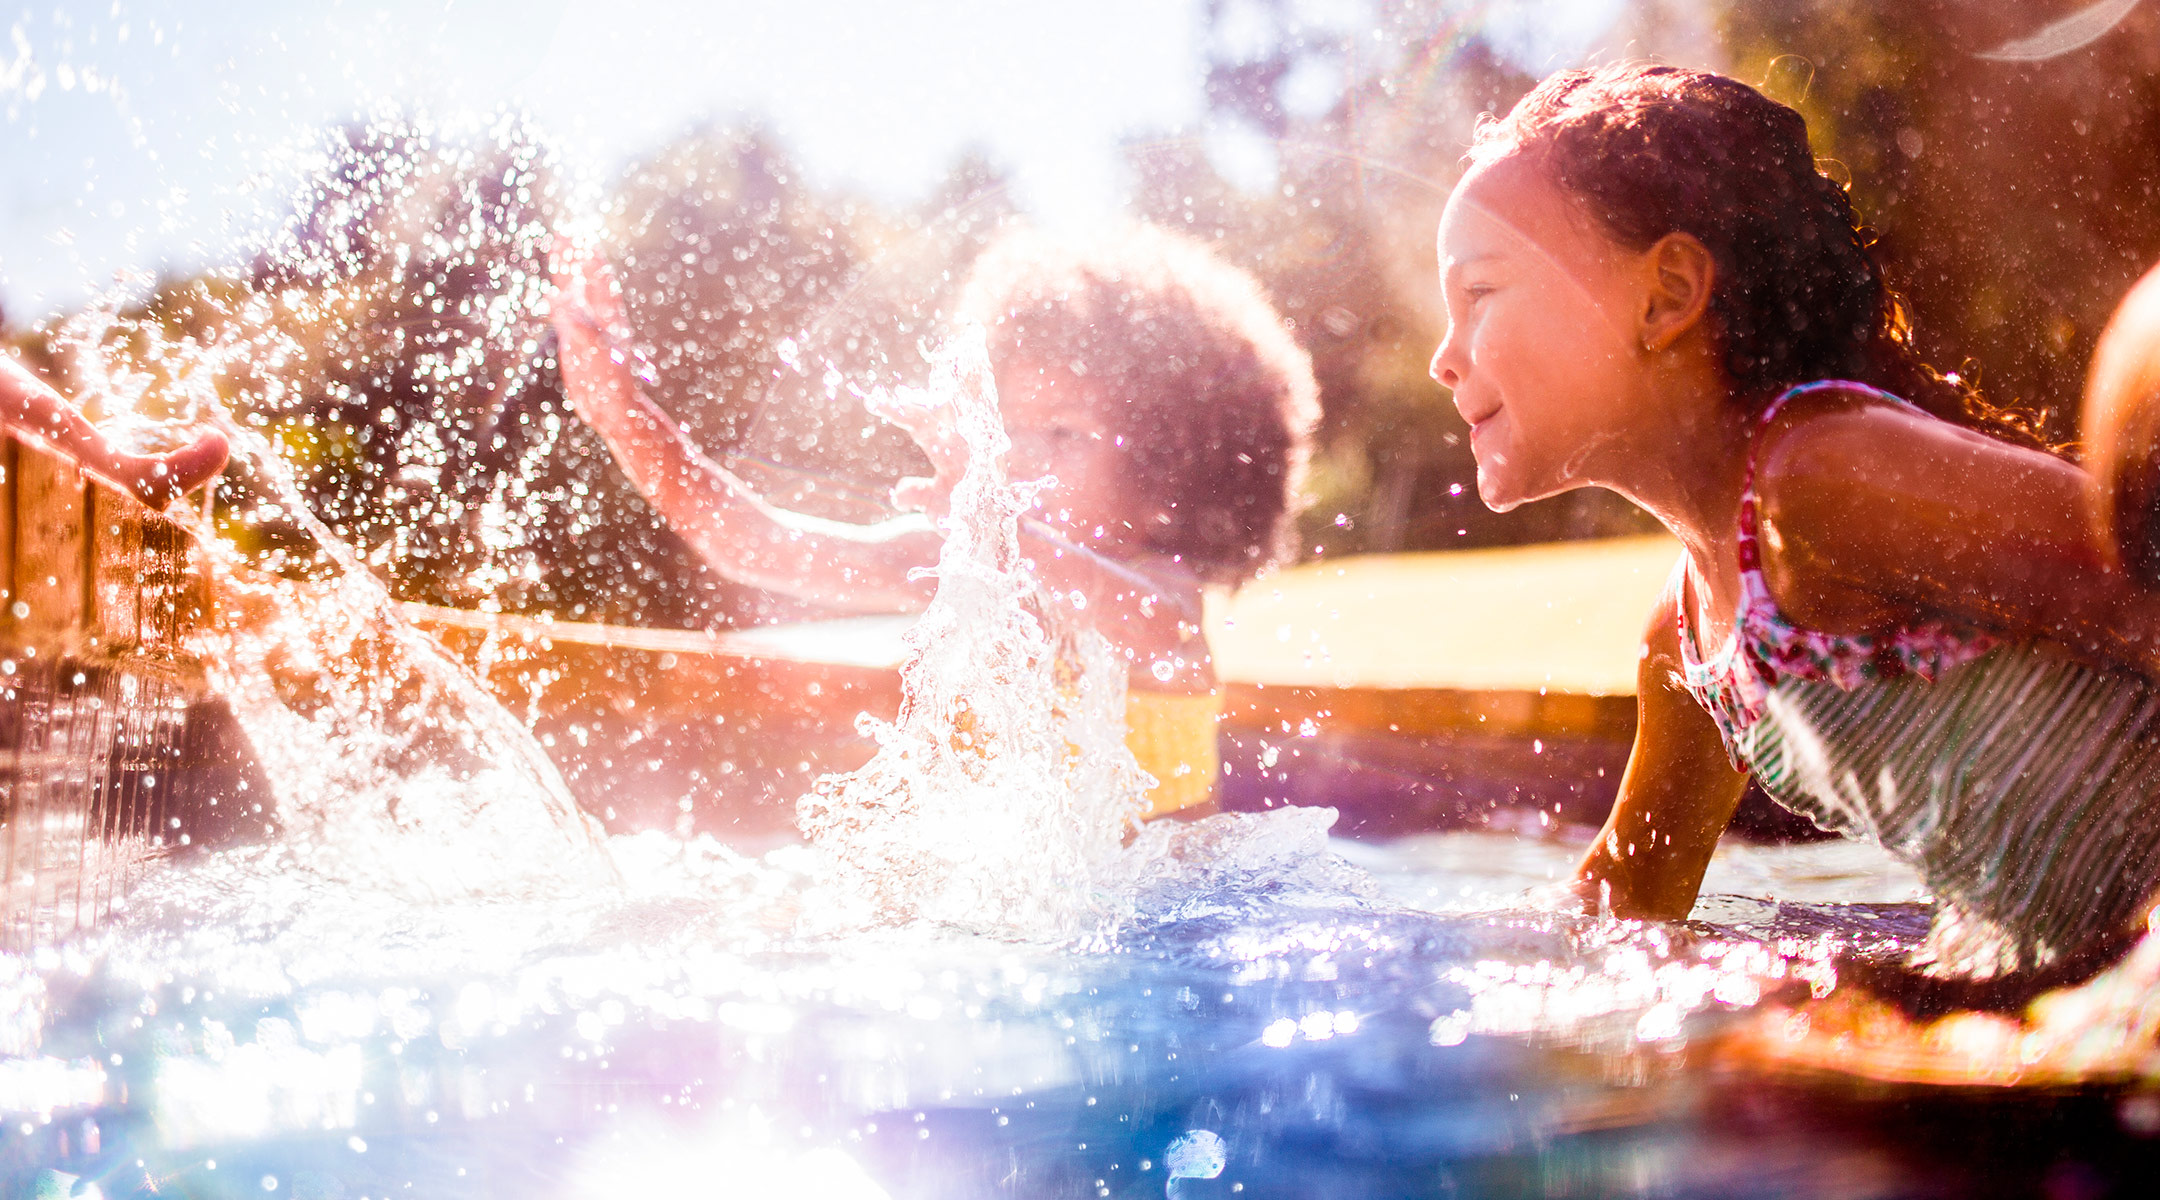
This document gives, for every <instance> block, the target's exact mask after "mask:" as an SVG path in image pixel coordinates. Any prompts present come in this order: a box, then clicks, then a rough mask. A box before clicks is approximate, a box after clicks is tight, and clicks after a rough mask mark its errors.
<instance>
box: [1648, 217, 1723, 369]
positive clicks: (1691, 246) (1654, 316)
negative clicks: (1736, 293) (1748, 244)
mask: <svg viewBox="0 0 2160 1200" xmlns="http://www.w3.org/2000/svg"><path fill="white" fill-rule="evenodd" d="M1643 265H1644V268H1645V269H1646V270H1647V272H1648V274H1649V278H1648V280H1647V283H1648V285H1649V286H1648V288H1647V289H1646V290H1647V293H1648V294H1647V295H1646V296H1645V297H1644V303H1643V310H1642V328H1641V330H1640V332H1641V334H1642V347H1643V349H1645V350H1649V351H1653V352H1654V351H1658V350H1663V349H1665V348H1666V347H1668V346H1670V345H1672V344H1673V343H1674V342H1677V341H1679V340H1680V337H1681V335H1683V334H1685V333H1686V332H1687V331H1688V330H1690V329H1693V328H1695V326H1696V325H1697V324H1699V323H1701V321H1702V318H1703V313H1705V312H1707V311H1708V310H1709V308H1710V291H1711V289H1712V287H1714V286H1715V285H1716V283H1717V260H1715V259H1714V258H1712V257H1711V256H1710V248H1709V247H1707V246H1705V245H1703V244H1702V243H1701V242H1700V241H1698V240H1696V238H1695V236H1694V235H1693V234H1688V233H1668V234H1666V235H1665V236H1664V237H1661V238H1659V239H1658V240H1657V244H1656V245H1653V246H1651V247H1650V249H1649V250H1647V251H1645V252H1644V254H1643Z"/></svg>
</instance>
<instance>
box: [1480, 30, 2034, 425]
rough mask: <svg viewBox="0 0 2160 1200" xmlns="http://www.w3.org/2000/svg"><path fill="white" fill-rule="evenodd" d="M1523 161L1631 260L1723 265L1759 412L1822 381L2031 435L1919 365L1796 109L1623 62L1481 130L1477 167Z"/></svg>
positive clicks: (1739, 357) (1870, 253) (1532, 96)
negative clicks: (1665, 244)
mask: <svg viewBox="0 0 2160 1200" xmlns="http://www.w3.org/2000/svg"><path fill="white" fill-rule="evenodd" d="M1517 156H1520V157H1522V158H1524V159H1525V160H1527V161H1529V162H1531V163H1533V164H1535V165H1536V166H1538V167H1539V168H1540V169H1542V170H1544V171H1545V172H1547V174H1548V176H1549V178H1551V179H1552V180H1553V181H1554V182H1555V183H1557V184H1559V185H1560V187H1561V188H1562V189H1564V190H1565V191H1567V192H1569V193H1571V194H1572V195H1574V196H1575V197H1576V198H1578V199H1579V200H1580V201H1581V203H1582V204H1583V205H1584V206H1585V207H1586V208H1587V209H1588V210H1589V211H1590V213H1591V214H1592V215H1594V216H1595V217H1596V218H1597V220H1598V221H1599V222H1600V223H1601V224H1602V225H1603V226H1604V228H1605V229H1606V230H1607V232H1609V233H1610V234H1611V235H1612V237H1613V238H1614V239H1615V240H1617V241H1618V242H1620V243H1621V244H1622V245H1625V246H1628V247H1630V248H1633V249H1636V250H1644V249H1648V248H1649V247H1650V246H1651V245H1652V244H1654V243H1655V242H1656V241H1657V240H1658V239H1659V238H1661V237H1664V236H1665V235H1667V234H1670V233H1686V234H1689V235H1692V236H1693V237H1695V238H1696V239H1697V240H1699V241H1701V242H1702V244H1703V245H1704V246H1705V247H1706V248H1708V249H1709V251H1710V253H1711V256H1712V258H1713V259H1714V260H1715V261H1716V263H1717V280H1716V283H1715V285H1714V287H1713V290H1712V293H1711V299H1710V310H1711V314H1712V316H1713V318H1714V319H1715V322H1716V329H1717V332H1718V336H1719V337H1720V339H1721V341H1722V343H1723V348H1724V353H1725V368H1726V371H1727V372H1728V373H1729V374H1730V375H1731V376H1732V379H1733V381H1734V383H1735V384H1736V385H1737V390H1738V392H1739V394H1740V395H1741V396H1743V397H1745V398H1747V399H1748V400H1749V401H1751V402H1753V403H1767V402H1768V401H1769V400H1770V399H1771V398H1772V397H1774V396H1775V395H1776V394H1777V393H1778V392H1780V391H1782V390H1783V389H1785V388H1787V387H1790V386H1792V385H1794V384H1798V383H1806V382H1810V381H1813V380H1817V379H1850V380H1854V381H1857V382H1861V383H1867V384H1872V385H1874V386H1876V387H1879V388H1882V389H1883V390H1885V391H1888V392H1890V393H1892V394H1894V395H1897V396H1901V397H1903V398H1904V399H1906V400H1909V401H1911V402H1913V403H1914V404H1917V405H1919V406H1920V407H1922V408H1924V409H1926V410H1927V411H1929V412H1931V413H1933V414H1935V415H1936V416H1939V417H1943V418H1945V419H1948V420H1951V421H1955V422H1957V423H1959V424H1962V425H1967V426H1970V427H1973V428H1976V429H1980V430H1983V431H1985V432H1988V433H1991V434H1994V435H1996V436H1999V437H2003V438H2005V439H2008V440H2011V441H2015V442H2018V443H2020V444H2024V445H2031V446H2040V445H2042V444H2043V443H2042V441H2041V438H2040V436H2039V432H2038V427H2037V424H2036V423H2035V422H2034V421H2032V420H2031V419H2030V418H2028V417H2027V416H2026V415H2024V414H2020V413H2016V412H2013V411H2010V410H2008V409H2003V408H1998V407H1996V406H1994V405H1992V404H1990V403H1989V402H1988V401H1987V400H1986V399H1985V398H1984V397H1983V396H1982V395H1981V394H1980V392H1979V390H1978V389H1977V388H1976V387H1974V386H1973V385H1972V384H1971V383H1970V382H1968V381H1966V380H1963V379H1960V378H1959V377H1958V376H1955V375H1944V374H1942V373H1941V372H1938V371H1936V370H1935V369H1934V368H1933V367H1931V366H1929V365H1928V364H1927V363H1926V362H1925V361H1923V360H1922V359H1921V357H1920V355H1919V353H1918V351H1917V350H1915V349H1914V347H1913V341H1912V319H1911V314H1910V312H1909V311H1908V310H1907V308H1906V304H1905V300H1904V298H1903V297H1902V296H1900V295H1899V294H1898V293H1897V292H1896V291H1895V290H1894V289H1893V288H1892V287H1891V286H1890V285H1889V282H1888V281H1887V280H1886V279H1885V278H1884V275H1883V268H1882V264H1881V263H1880V262H1879V261H1878V260H1877V258H1876V255H1875V237H1874V234H1873V232H1872V231H1871V230H1869V229H1868V228H1867V227H1866V226H1865V225H1863V224H1862V223H1861V220H1860V216H1859V213H1858V212H1857V211H1856V210H1855V209H1854V207H1853V202H1852V197H1851V195H1850V194H1849V193H1848V192H1847V190H1846V187H1845V185H1843V184H1841V183H1839V182H1838V181H1837V180H1835V179H1833V178H1832V177H1831V176H1830V175H1828V174H1827V173H1825V172H1824V171H1823V170H1822V168H1821V167H1820V166H1819V165H1818V164H1817V162H1816V160H1815V154H1814V151H1813V150H1812V149H1811V148H1810V146H1809V144H1808V129H1807V121H1806V119H1805V118H1803V117H1802V116H1801V115H1800V114H1799V113H1798V112H1796V111H1794V110H1793V109H1791V108H1789V107H1787V106H1786V105H1783V104H1780V103H1778V102H1777V101H1775V100H1772V99H1771V98H1769V97H1768V96H1765V95H1763V94H1762V93H1761V92H1759V91H1757V90H1755V89H1754V88H1751V87H1749V86H1748V85H1746V84H1744V83H1741V82H1740V81H1738V80H1736V79H1731V78H1727V77H1726V76H1723V75H1716V74H1712V73H1710V72H1708V71H1694V70H1687V69H1684V68H1680V67H1671V66H1664V65H1659V64H1655V63H1641V62H1620V63H1612V64H1609V65H1606V66H1603V67H1598V68H1595V69H1592V70H1575V71H1562V72H1559V73H1557V74H1555V75H1552V76H1549V77H1548V78H1546V79H1545V80H1544V81H1543V82H1541V83H1539V84H1538V85H1537V86H1536V87H1535V88H1533V89H1531V91H1530V92H1529V94H1528V95H1526V96H1524V97H1523V98H1522V99H1521V100H1520V101H1517V102H1516V104H1515V107H1514V108H1513V109H1511V110H1510V111H1509V112H1508V114H1507V115H1506V116H1505V117H1501V118H1497V119H1494V118H1491V117H1487V118H1486V119H1484V120H1482V121H1481V122H1480V123H1479V125H1478V129H1477V133H1476V135H1475V137H1474V139H1473V141H1472V144H1471V149H1470V152H1469V155H1468V158H1469V159H1470V161H1472V162H1486V161H1493V160H1497V159H1500V158H1506V157H1517Z"/></svg>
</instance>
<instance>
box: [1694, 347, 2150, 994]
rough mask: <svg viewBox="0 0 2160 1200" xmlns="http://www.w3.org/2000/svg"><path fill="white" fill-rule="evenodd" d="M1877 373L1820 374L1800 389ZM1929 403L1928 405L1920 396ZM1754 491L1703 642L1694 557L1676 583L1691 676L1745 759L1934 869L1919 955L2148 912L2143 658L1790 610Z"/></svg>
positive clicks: (1956, 953) (1928, 872)
mask: <svg viewBox="0 0 2160 1200" xmlns="http://www.w3.org/2000/svg"><path fill="white" fill-rule="evenodd" d="M1830 390H1837V391H1845V392H1853V391H1858V392H1862V393H1865V394H1867V395H1869V396H1871V397H1874V398H1876V399H1877V400H1879V401H1881V402H1884V403H1891V404H1897V405H1901V406H1905V407H1911V406H1909V405H1906V403H1905V401H1903V400H1900V399H1898V398H1897V397H1895V396H1891V395H1889V394H1888V393H1885V392H1881V391H1879V390H1877V389H1874V388H1870V387H1867V386H1865V385H1863V384H1857V383H1846V382H1841V381H1835V380H1825V381H1821V382H1817V383H1809V384H1803V385H1801V386H1799V387H1796V388H1793V389H1791V390H1790V391H1788V392H1786V393H1785V394H1783V395H1782V396H1780V397H1778V398H1777V400H1776V401H1775V402H1773V403H1772V404H1771V405H1770V406H1769V407H1768V408H1766V409H1765V410H1764V412H1763V415H1762V418H1761V423H1760V424H1758V426H1757V433H1758V436H1759V435H1760V431H1761V429H1762V428H1764V427H1765V426H1767V425H1768V424H1769V423H1770V422H1771V421H1772V420H1773V419H1774V418H1775V417H1776V415H1777V413H1778V412H1779V411H1780V410H1781V409H1783V408H1784V406H1785V405H1786V404H1787V403H1789V402H1790V401H1792V400H1793V399H1795V398H1797V397H1801V396H1806V395H1809V394H1811V393H1814V392H1820V391H1830ZM1915 411H1918V410H1915ZM1756 508H1757V505H1756V497H1755V461H1754V451H1753V450H1752V449H1751V450H1750V452H1749V459H1748V464H1747V476H1746V483H1745V486H1744V487H1743V490H1742V493H1741V501H1740V515H1739V530H1738V537H1737V543H1738V551H1739V559H1740V606H1739V612H1738V614H1737V615H1736V617H1735V619H1734V621H1733V628H1732V633H1731V635H1730V636H1729V637H1728V638H1727V639H1726V641H1725V642H1724V644H1723V645H1722V646H1720V647H1719V648H1718V649H1717V650H1716V651H1715V652H1714V653H1711V654H1710V655H1708V656H1707V657H1705V656H1703V655H1702V654H1701V653H1700V651H1699V648H1698V645H1697V641H1696V638H1695V630H1694V625H1695V620H1694V605H1693V603H1692V600H1691V597H1692V595H1694V594H1699V591H1700V589H1699V588H1698V587H1691V586H1690V584H1691V582H1698V581H1696V580H1695V578H1694V577H1695V571H1694V566H1693V563H1692V562H1691V560H1690V559H1689V558H1688V557H1687V556H1686V555H1685V554H1683V555H1682V556H1681V559H1680V562H1679V563H1678V564H1677V565H1676V566H1675V568H1674V572H1673V577H1672V581H1671V583H1670V584H1669V585H1668V587H1669V588H1670V589H1671V590H1672V592H1673V595H1674V599H1675V601H1676V604H1675V607H1676V608H1677V609H1678V612H1679V620H1680V656H1681V664H1682V670H1683V674H1684V678H1683V682H1684V683H1685V685H1686V687H1687V690H1688V692H1689V693H1690V694H1691V695H1693V696H1694V697H1695V699H1696V701H1697V703H1699V704H1701V705H1702V706H1703V709H1704V711H1706V712H1708V713H1709V714H1710V716H1711V718H1712V720H1714V721H1715V722H1716V724H1717V727H1718V732H1719V734H1720V735H1721V736H1722V737H1723V739H1724V742H1725V748H1726V752H1727V753H1728V754H1729V755H1730V756H1731V758H1732V760H1733V764H1734V766H1736V767H1738V768H1740V769H1742V770H1745V771H1748V772H1750V773H1751V774H1753V775H1754V777H1755V779H1756V781H1757V782H1758V783H1760V784H1761V785H1762V787H1763V789H1764V790H1765V791H1766V792H1768V793H1769V794H1770V796H1771V797H1772V798H1773V799H1775V800H1776V801H1777V802H1778V803H1780V804H1782V805H1784V806H1785V807H1786V808H1789V809H1791V810H1792V811H1794V812H1796V813H1799V814H1800V815H1802V816H1805V817H1807V818H1809V819H1810V820H1812V821H1814V822H1815V824H1817V825H1818V826H1820V827H1822V828H1824V829H1827V830H1831V831H1833V832H1837V833H1841V834H1845V835H1847V836H1850V837H1860V838H1866V839H1868V840H1872V841H1875V842H1878V843H1880V844H1881V845H1882V846H1883V847H1884V848H1885V849H1887V850H1889V851H1890V852H1891V853H1892V854H1894V855H1896V856H1897V857H1899V858H1900V859H1903V860H1904V861H1906V862H1907V863H1909V864H1911V865H1912V866H1913V867H1914V868H1915V869H1917V870H1918V871H1919V872H1920V874H1921V877H1922V878H1923V880H1924V881H1925V882H1926V885H1927V887H1928V888H1929V890H1930V891H1931V892H1933V893H1934V895H1935V898H1936V900H1937V902H1938V909H1937V913H1936V917H1935V923H1934V928H1933V930H1932V931H1931V933H1930V935H1929V938H1928V941H1927V943H1926V945H1925V946H1923V947H1922V950H1921V952H1920V955H1919V959H1920V961H1922V962H1924V963H1929V964H1933V965H1936V966H1938V967H1940V968H1941V969H1944V970H1949V971H1955V972H1959V973H1965V974H1974V975H1990V974H1997V973H2000V972H2003V971H2010V970H2019V969H2024V968H2029V967H2035V966H2041V965H2045V964H2047V963H2049V962H2053V961H2055V960H2057V959H2058V958H2060V957H2061V956H2063V955H2064V954H2067V953H2072V952H2074V951H2076V950H2077V949H2079V948H2080V947H2082V946H2084V945H2087V944H2090V943H2093V942H2095V941H2096V940H2097V939H2099V938H2101V937H2103V936H2105V935H2108V934H2112V933H2114V932H2116V931H2118V930H2120V929H2122V928H2125V927H2127V926H2128V925H2129V924H2130V923H2131V922H2133V921H2134V920H2135V919H2136V918H2137V916H2138V915H2139V912H2140V910H2141V908H2142V906H2143V905H2144V903H2145V901H2146V898H2147V895H2148V893H2149V892H2150V891H2151V890H2152V887H2153V885H2154V883H2155V882H2156V881H2160V696H2156V694H2155V691H2154V689H2153V687H2152V686H2151V685H2150V684H2149V683H2148V682H2147V681H2146V680H2145V679H2144V678H2143V677H2142V676H2138V675H2134V674H2131V673H2128V672H2121V671H2105V670H2099V669H2096V668H2092V667H2088V666H2084V665H2082V664H2079V663H2076V662H2073V661H2071V660H2069V659H2068V658H2066V657H2064V656H2063V655H2062V654H2061V653H2060V652H2058V651H2056V650H2054V649H2052V648H2049V647H2047V646H2044V645H2040V644H2035V643H2024V644H2012V643H2003V642H2000V641H1998V640H1997V639H1996V638H1994V637H1991V636H1990V635H1988V634H1986V633H1983V632H1981V631H1979V630H1977V629H1974V628H1971V627H1969V626H1961V625H1957V624H1953V623H1951V622H1947V621H1928V622H1924V623H1919V624H1915V625H1911V626H1907V627H1905V628H1901V629H1898V630H1895V631H1892V632H1888V633H1885V634H1881V635H1875V636H1868V635H1852V636H1845V635H1837V634H1829V633H1824V632H1821V631H1819V630H1813V629H1807V628H1803V627H1801V626H1799V625H1797V624H1795V623H1794V622H1793V621H1791V620H1790V619H1789V618H1788V617H1786V615H1785V614H1784V612H1783V611H1782V610H1780V609H1779V607H1778V605H1777V601H1776V600H1775V598H1773V597H1772V596H1771V594H1770V588H1769V584H1768V583H1767V581H1766V580H1765V579H1764V577H1763V572H1762V562H1761V554H1760V551H1759V548H1758V546H1757V543H1756V534H1757V519H1758V518H1757V513H1756Z"/></svg>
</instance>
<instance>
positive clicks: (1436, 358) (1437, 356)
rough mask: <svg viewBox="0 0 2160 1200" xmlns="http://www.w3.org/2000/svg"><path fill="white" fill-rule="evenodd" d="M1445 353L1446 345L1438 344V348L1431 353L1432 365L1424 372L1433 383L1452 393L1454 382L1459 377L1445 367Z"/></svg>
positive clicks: (1444, 343) (1446, 350) (1443, 343)
mask: <svg viewBox="0 0 2160 1200" xmlns="http://www.w3.org/2000/svg"><path fill="white" fill-rule="evenodd" d="M1447 353H1448V344H1447V343H1446V342H1442V343H1440V346H1439V348H1438V349H1436V350H1434V351H1433V356H1432V365H1430V366H1428V367H1427V368H1426V372H1427V373H1428V374H1430V375H1431V376H1432V378H1433V382H1434V383H1437V384H1439V385H1440V386H1441V387H1444V388H1446V389H1447V390H1449V391H1451V392H1452V391H1454V390H1455V383H1456V381H1457V380H1458V379H1460V378H1461V377H1460V376H1458V375H1456V374H1455V372H1454V370H1453V369H1451V368H1450V367H1449V366H1448V365H1447Z"/></svg>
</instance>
